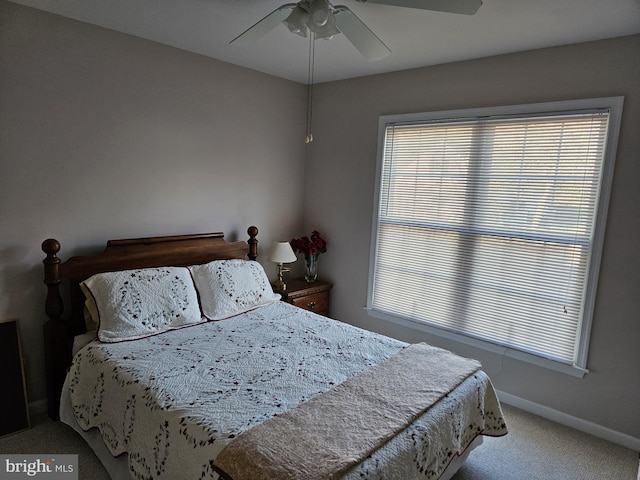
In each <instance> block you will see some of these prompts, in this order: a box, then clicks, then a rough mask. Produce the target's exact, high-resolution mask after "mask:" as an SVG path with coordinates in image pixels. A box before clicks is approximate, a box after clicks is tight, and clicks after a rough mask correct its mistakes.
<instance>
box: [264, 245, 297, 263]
mask: <svg viewBox="0 0 640 480" xmlns="http://www.w3.org/2000/svg"><path fill="white" fill-rule="evenodd" d="M297 259H298V257H296V254H295V253H293V248H291V245H289V242H273V243H272V244H271V250H270V251H269V257H268V258H267V260H269V261H270V262H275V263H291V262H295V261H296V260H297Z"/></svg>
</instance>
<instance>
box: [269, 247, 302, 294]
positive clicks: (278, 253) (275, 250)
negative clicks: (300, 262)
mask: <svg viewBox="0 0 640 480" xmlns="http://www.w3.org/2000/svg"><path fill="white" fill-rule="evenodd" d="M297 259H298V257H296V254H295V253H293V249H292V248H291V245H289V242H273V243H272V244H271V250H270V251H269V257H268V258H267V260H269V261H270V262H274V263H277V264H278V280H276V282H275V283H274V286H275V287H276V289H277V290H278V291H280V292H285V291H286V290H287V284H286V283H284V280H283V279H282V274H283V273H284V272H288V271H289V268H287V267H283V266H282V264H283V263H291V262H295V261H296V260H297Z"/></svg>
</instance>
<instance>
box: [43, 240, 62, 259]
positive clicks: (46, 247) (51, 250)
mask: <svg viewBox="0 0 640 480" xmlns="http://www.w3.org/2000/svg"><path fill="white" fill-rule="evenodd" d="M42 251H43V252H44V253H46V254H47V255H52V256H55V254H56V253H58V252H59V251H60V242H59V241H58V240H56V239H55V238H48V239H46V240H45V241H44V242H42Z"/></svg>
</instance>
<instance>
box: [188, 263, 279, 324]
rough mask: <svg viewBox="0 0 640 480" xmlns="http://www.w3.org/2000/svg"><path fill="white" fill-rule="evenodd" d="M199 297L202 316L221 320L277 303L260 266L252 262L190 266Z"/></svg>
mask: <svg viewBox="0 0 640 480" xmlns="http://www.w3.org/2000/svg"><path fill="white" fill-rule="evenodd" d="M189 270H191V274H192V275H193V281H194V282H195V284H196V288H197V289H198V293H199V294H200V303H201V305H202V313H203V314H204V316H205V317H207V318H208V319H209V320H222V319H223V318H229V317H232V316H234V315H238V314H240V313H244V312H247V311H249V310H253V309H254V308H257V307H259V306H261V305H267V304H269V303H273V302H277V301H278V300H280V294H277V293H273V289H272V288H271V284H270V283H269V279H268V278H267V274H266V273H265V271H264V269H263V268H262V265H260V264H259V263H258V262H255V261H252V260H239V259H232V260H214V261H213V262H209V263H206V264H204V265H194V266H191V267H189Z"/></svg>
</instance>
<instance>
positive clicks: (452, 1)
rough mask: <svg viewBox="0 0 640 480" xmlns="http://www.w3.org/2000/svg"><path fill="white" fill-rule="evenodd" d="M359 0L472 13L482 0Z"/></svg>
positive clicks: (465, 13)
mask: <svg viewBox="0 0 640 480" xmlns="http://www.w3.org/2000/svg"><path fill="white" fill-rule="evenodd" d="M358 1H359V2H363V3H365V2H368V3H380V4H382V5H394V6H396V7H406V8H417V9H420V10H436V11H438V12H448V13H462V14H464V15H473V14H474V13H476V12H477V11H478V9H479V8H480V7H481V6H482V0H358Z"/></svg>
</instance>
